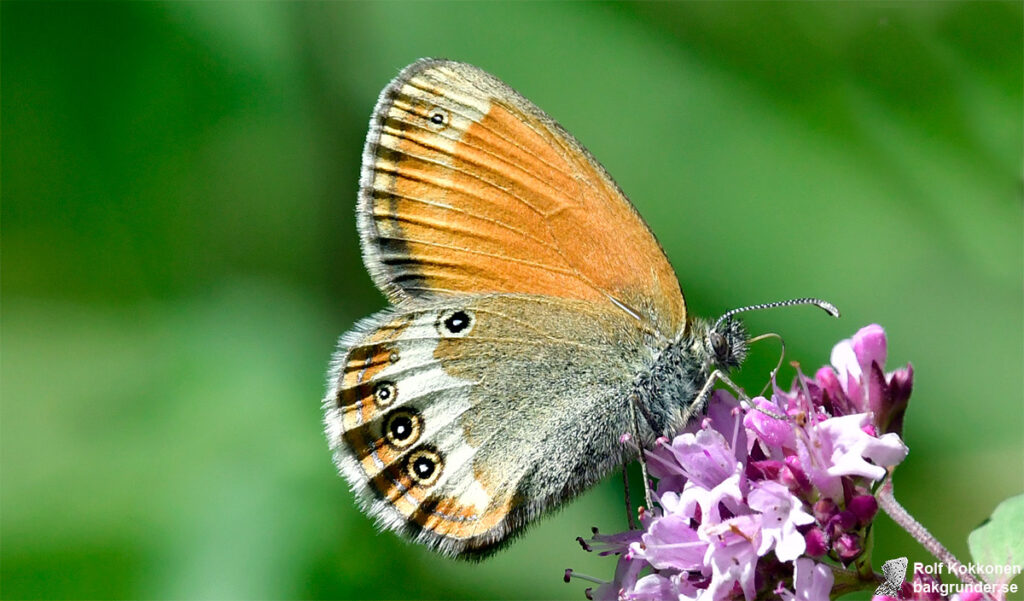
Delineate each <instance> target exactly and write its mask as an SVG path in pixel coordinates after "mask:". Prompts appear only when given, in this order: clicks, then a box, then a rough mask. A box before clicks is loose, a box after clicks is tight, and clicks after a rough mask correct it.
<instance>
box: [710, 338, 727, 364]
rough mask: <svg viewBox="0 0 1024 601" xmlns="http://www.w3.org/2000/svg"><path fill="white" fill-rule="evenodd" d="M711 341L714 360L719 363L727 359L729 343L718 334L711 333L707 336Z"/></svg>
mask: <svg viewBox="0 0 1024 601" xmlns="http://www.w3.org/2000/svg"><path fill="white" fill-rule="evenodd" d="M708 338H709V339H710V340H711V350H713V351H714V352H715V358H716V359H717V360H718V362H719V363H721V362H723V361H725V360H726V359H728V358H729V343H728V342H727V341H726V340H725V336H722V335H721V334H719V333H718V332H711V334H709V335H708Z"/></svg>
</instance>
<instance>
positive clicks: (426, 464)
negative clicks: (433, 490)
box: [405, 448, 444, 486]
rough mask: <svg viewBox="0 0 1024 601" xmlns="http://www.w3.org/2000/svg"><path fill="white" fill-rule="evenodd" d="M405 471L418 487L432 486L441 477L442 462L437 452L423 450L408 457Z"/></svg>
mask: <svg viewBox="0 0 1024 601" xmlns="http://www.w3.org/2000/svg"><path fill="white" fill-rule="evenodd" d="M405 469H406V472H408V474H409V477H410V478H412V479H413V481H414V482H416V483H417V484H419V485H420V486H432V485H433V484H434V483H435V482H437V479H438V478H440V477H441V471H442V470H443V469H444V461H443V460H442V459H441V455H440V454H438V453H437V451H435V450H433V449H426V448H424V449H420V450H418V451H416V452H415V453H412V454H410V455H409V458H408V459H407V460H406V464H405Z"/></svg>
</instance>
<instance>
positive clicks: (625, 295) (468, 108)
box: [361, 61, 686, 336]
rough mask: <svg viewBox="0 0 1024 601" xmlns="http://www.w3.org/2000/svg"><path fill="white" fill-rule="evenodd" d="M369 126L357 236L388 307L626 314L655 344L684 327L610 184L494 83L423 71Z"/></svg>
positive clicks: (673, 296)
mask: <svg viewBox="0 0 1024 601" xmlns="http://www.w3.org/2000/svg"><path fill="white" fill-rule="evenodd" d="M432 117H434V118H436V119H437V121H438V122H439V123H435V122H432V121H431V119H432ZM375 120H376V122H377V126H378V129H379V131H378V132H377V135H371V136H370V139H369V140H368V143H367V152H366V156H365V158H364V161H366V162H367V164H366V165H364V176H363V182H362V183H363V190H362V197H363V203H362V205H361V211H363V212H364V213H363V215H361V219H362V221H361V225H362V226H363V228H362V229H363V243H364V249H365V251H366V256H367V263H368V265H369V266H370V267H371V271H372V272H374V275H375V278H377V282H378V284H379V285H381V287H382V288H384V289H385V291H388V292H389V293H391V294H392V297H393V298H394V297H396V296H397V297H399V298H401V297H402V296H413V297H418V296H424V295H431V294H435V295H436V294H458V293H481V292H499V293H526V294H541V295H547V296H554V297H563V298H575V299H583V300H590V301H594V302H601V303H607V302H614V303H616V304H622V305H625V306H626V307H628V308H631V309H632V310H633V311H634V312H636V313H637V314H639V315H640V316H641V317H642V318H643V319H645V320H646V321H647V322H649V323H650V324H652V325H653V326H655V327H656V328H657V329H658V330H659V331H660V332H661V333H663V334H664V335H666V336H671V335H674V334H676V333H678V331H679V329H680V328H681V327H682V326H683V324H684V323H685V318H686V310H685V305H684V301H683V297H682V293H681V292H680V289H679V284H678V282H677V281H676V276H675V273H674V271H673V270H672V267H671V265H669V263H668V260H667V259H666V257H665V254H664V252H663V251H662V249H661V247H660V246H659V245H658V243H657V241H656V240H655V239H654V236H653V234H652V233H651V232H650V230H649V229H648V228H647V226H646V224H645V223H644V222H643V220H642V219H641V218H640V216H639V215H638V214H637V213H636V211H635V210H634V209H633V207H632V205H630V204H629V201H628V200H627V199H626V198H625V196H624V195H623V194H622V192H621V191H620V190H619V189H618V187H617V186H616V185H615V183H614V182H613V181H612V180H611V178H610V176H608V174H607V173H606V172H605V171H604V169H603V168H602V167H601V166H600V165H599V164H598V163H597V162H596V160H594V159H593V158H592V157H591V156H590V155H589V153H587V152H586V150H584V149H583V148H582V146H581V145H580V144H579V143H578V142H576V140H575V139H573V138H572V136H571V135H570V134H568V133H567V132H565V131H564V130H563V129H562V128H561V127H560V126H558V125H557V124H556V123H555V122H554V121H552V120H551V119H550V118H549V117H547V116H546V115H545V114H544V113H543V112H541V111H540V109H538V108H537V107H536V106H534V105H533V104H531V103H530V102H529V101H528V100H526V99H525V98H523V97H522V96H520V95H519V94H517V93H516V92H514V91H513V90H511V89H510V88H508V87H507V86H505V85H504V84H503V83H501V82H500V81H498V80H497V79H495V78H494V77H493V76H490V75H488V74H486V73H484V72H483V71H480V70H479V69H477V68H475V67H472V66H469V65H465V64H461V63H452V62H445V61H421V62H419V63H416V64H414V65H412V66H411V67H409V68H408V69H407V70H406V71H404V72H403V74H402V75H400V76H399V78H398V79H396V80H395V82H393V83H392V85H391V86H389V87H388V89H387V90H385V93H384V94H383V95H382V97H381V101H380V103H379V104H378V108H377V112H376V115H375ZM613 299H614V300H613Z"/></svg>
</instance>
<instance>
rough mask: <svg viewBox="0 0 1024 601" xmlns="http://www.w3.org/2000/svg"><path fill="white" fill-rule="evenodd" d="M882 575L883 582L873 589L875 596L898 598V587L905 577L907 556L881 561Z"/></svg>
mask: <svg viewBox="0 0 1024 601" xmlns="http://www.w3.org/2000/svg"><path fill="white" fill-rule="evenodd" d="M882 575H883V576H885V582H883V583H882V584H880V585H879V586H878V588H876V589H875V596H876V597H893V598H899V592H900V587H902V586H903V581H904V580H906V579H907V558H906V557H897V558H896V559H890V560H889V561H887V562H885V563H883V564H882Z"/></svg>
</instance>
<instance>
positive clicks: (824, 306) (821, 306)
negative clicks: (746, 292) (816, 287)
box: [713, 298, 839, 330]
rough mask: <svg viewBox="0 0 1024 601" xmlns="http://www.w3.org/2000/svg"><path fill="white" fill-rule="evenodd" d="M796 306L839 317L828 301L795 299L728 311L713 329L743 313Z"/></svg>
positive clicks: (837, 311) (837, 310)
mask: <svg viewBox="0 0 1024 601" xmlns="http://www.w3.org/2000/svg"><path fill="white" fill-rule="evenodd" d="M794 305H814V306H815V307H818V308H819V309H821V310H823V311H825V312H826V313H828V314H829V315H831V316H832V317H839V309H837V308H836V306H835V305H833V304H832V303H830V302H828V301H825V300H821V299H820V298H794V299H790V300H785V301H778V302H775V303H761V304H759V305H750V306H747V307H740V308H738V309H733V310H732V311H727V312H726V313H725V315H723V316H721V317H719V318H718V321H716V322H715V327H714V328H713V329H715V330H717V329H718V326H720V325H722V322H724V321H727V320H728V319H730V318H731V317H732V316H733V315H736V314H737V313H743V312H744V311H758V310H760V309H775V308H778V307H792V306H794Z"/></svg>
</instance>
